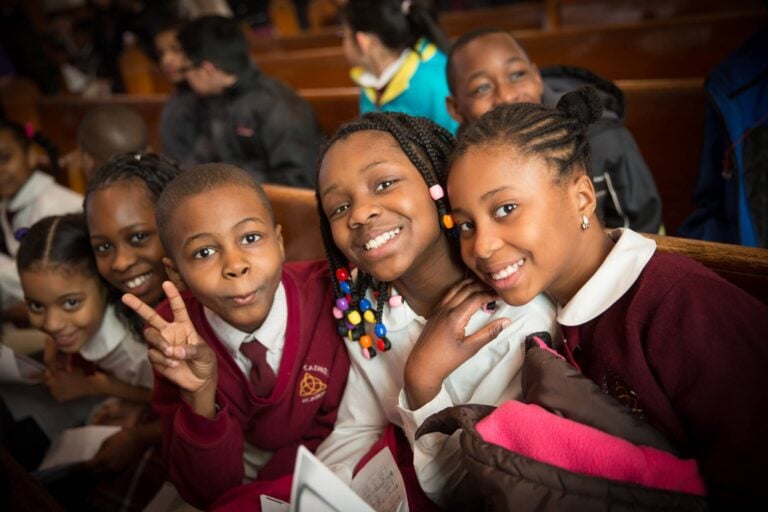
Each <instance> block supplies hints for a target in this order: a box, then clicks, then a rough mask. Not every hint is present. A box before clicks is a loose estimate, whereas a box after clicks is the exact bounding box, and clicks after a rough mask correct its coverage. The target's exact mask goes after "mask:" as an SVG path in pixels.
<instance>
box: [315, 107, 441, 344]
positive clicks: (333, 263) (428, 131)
mask: <svg viewBox="0 0 768 512" xmlns="http://www.w3.org/2000/svg"><path fill="white" fill-rule="evenodd" d="M363 131H380V132H385V133H388V134H390V135H391V136H392V138H394V139H395V141H396V142H397V144H398V145H399V146H400V148H401V149H402V150H403V153H405V155H406V156H407V157H408V159H409V160H410V161H411V163H412V164H413V166H414V167H415V168H416V169H417V170H418V172H419V174H420V175H421V177H422V178H423V179H424V181H425V182H426V184H427V187H429V189H430V194H431V195H432V197H433V198H434V199H435V206H436V208H437V213H438V218H439V219H440V224H441V227H442V229H443V230H444V231H446V232H447V233H448V234H449V235H450V236H453V235H454V223H453V217H452V216H451V214H450V204H449V202H448V198H447V197H446V196H445V195H444V194H443V190H444V189H445V183H446V177H447V174H446V173H447V164H448V158H449V155H450V153H451V151H452V150H453V146H454V138H453V136H452V135H451V133H450V132H448V131H447V130H445V129H444V128H442V127H440V126H438V125H437V124H435V123H434V122H432V121H431V120H429V119H426V118H423V117H412V116H408V115H406V114H401V113H396V112H370V113H368V114H365V115H364V116H362V117H361V118H359V119H356V120H354V121H351V122H349V123H347V124H345V125H343V126H342V127H341V128H339V130H338V131H337V132H336V133H335V134H334V136H333V137H332V138H331V139H330V141H328V143H327V144H326V145H325V147H324V148H323V150H322V152H321V155H320V161H321V162H322V160H323V158H324V157H325V155H326V153H327V152H328V150H329V149H330V148H331V147H333V145H334V144H335V143H337V142H339V141H342V140H344V139H346V138H347V137H349V136H350V135H352V134H354V133H357V132H363ZM319 167H320V166H318V173H319ZM315 182H316V183H319V180H317V179H316V180H315ZM315 196H316V199H317V209H318V214H319V216H320V230H321V234H322V237H323V244H324V246H325V252H326V255H327V257H328V262H329V264H330V271H331V283H332V286H333V292H334V295H335V297H336V306H335V307H334V308H333V314H334V317H336V319H337V320H338V328H339V334H341V335H342V336H347V337H348V338H349V339H350V340H351V341H357V342H359V343H360V346H361V349H362V351H363V355H364V356H365V357H366V358H371V357H373V356H375V355H376V351H375V349H374V343H373V338H372V337H371V336H370V335H368V334H366V329H365V323H369V324H372V325H373V330H374V333H375V335H376V338H377V341H376V343H375V346H376V347H377V348H378V349H379V350H380V351H386V350H389V348H390V346H391V345H390V342H389V340H388V339H387V337H386V333H387V330H386V327H385V326H384V324H383V323H382V314H383V310H384V305H385V304H386V303H389V304H390V305H391V306H393V307H396V306H397V305H399V304H400V303H401V301H402V297H400V296H398V295H394V296H391V295H390V287H389V283H385V282H378V283H377V282H376V281H375V279H374V278H373V277H372V276H371V275H369V274H368V273H366V272H364V271H363V270H362V269H358V273H357V277H356V279H353V278H352V273H351V272H350V268H349V260H348V259H347V258H346V256H345V255H344V254H343V253H342V252H341V250H339V248H338V247H337V246H336V244H335V243H334V241H333V234H332V232H331V225H330V222H329V220H328V217H327V216H326V214H325V211H324V210H323V208H322V203H321V201H320V189H319V184H318V185H316V187H315ZM369 289H371V290H372V292H373V296H374V298H375V299H376V305H375V307H374V305H373V304H371V303H370V301H369V300H368V299H366V298H365V296H366V292H367V290H369ZM363 320H365V322H364V321H363Z"/></svg>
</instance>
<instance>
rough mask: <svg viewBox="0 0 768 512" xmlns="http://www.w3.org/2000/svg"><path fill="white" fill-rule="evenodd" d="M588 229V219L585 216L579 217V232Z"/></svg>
mask: <svg viewBox="0 0 768 512" xmlns="http://www.w3.org/2000/svg"><path fill="white" fill-rule="evenodd" d="M588 229H589V217H587V216H586V215H582V216H581V230H582V231H586V230H588Z"/></svg>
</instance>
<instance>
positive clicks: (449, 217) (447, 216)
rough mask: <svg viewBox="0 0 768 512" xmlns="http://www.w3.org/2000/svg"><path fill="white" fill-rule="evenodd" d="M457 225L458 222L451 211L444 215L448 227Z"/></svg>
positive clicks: (445, 224) (444, 224) (444, 223)
mask: <svg viewBox="0 0 768 512" xmlns="http://www.w3.org/2000/svg"><path fill="white" fill-rule="evenodd" d="M455 225H456V223H455V222H454V221H453V215H451V214H450V213H447V214H445V215H443V226H445V228H446V229H452V228H453V226H455Z"/></svg>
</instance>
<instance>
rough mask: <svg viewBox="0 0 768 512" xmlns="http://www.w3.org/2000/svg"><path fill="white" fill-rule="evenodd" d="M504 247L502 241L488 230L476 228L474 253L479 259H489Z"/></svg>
mask: <svg viewBox="0 0 768 512" xmlns="http://www.w3.org/2000/svg"><path fill="white" fill-rule="evenodd" d="M502 245H503V242H502V240H501V239H500V238H499V237H498V236H496V235H495V234H494V233H493V232H491V231H490V230H488V229H481V228H480V227H479V226H476V227H475V237H474V244H473V246H472V252H473V253H474V255H475V257H476V258H478V259H481V260H483V259H488V258H490V257H491V256H493V253H495V252H496V251H498V250H499V249H500V248H501V246H502Z"/></svg>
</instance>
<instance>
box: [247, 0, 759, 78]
mask: <svg viewBox="0 0 768 512" xmlns="http://www.w3.org/2000/svg"><path fill="white" fill-rule="evenodd" d="M766 23H768V11H765V10H751V11H741V12H730V13H727V14H719V15H702V16H688V17H684V18H674V19H661V20H652V21H644V22H641V23H622V24H614V25H605V26H579V27H564V28H562V29H560V30H557V31H553V32H544V31H541V30H535V31H519V32H515V36H516V37H517V38H518V39H519V41H520V42H521V43H522V44H523V46H525V48H526V49H527V50H528V53H529V55H530V56H531V59H532V60H533V61H534V62H535V63H536V64H538V65H539V66H541V67H543V66H549V65H556V64H567V65H571V66H580V67H585V68H588V69H590V70H592V71H593V72H595V73H597V74H599V75H602V76H605V77H606V78H610V79H613V80H628V79H646V78H689V77H697V76H706V74H707V73H708V72H709V71H710V69H711V68H712V67H713V66H715V65H716V64H717V63H718V62H720V61H721V60H722V59H723V58H724V57H725V56H726V55H728V54H729V53H730V52H731V51H733V50H734V49H736V48H737V47H738V46H739V45H740V44H741V43H742V42H743V41H744V39H746V37H747V36H749V35H750V34H752V33H754V32H755V31H757V30H758V29H759V28H761V27H763V26H765V25H766ZM254 60H255V61H256V62H257V63H258V64H259V65H260V66H261V68H262V69H263V70H264V71H265V72H266V73H268V74H270V75H272V76H274V77H277V78H279V79H281V80H283V81H285V82H286V83H288V84H290V85H292V86H293V87H295V88H297V89H310V88H327V87H345V86H351V85H354V84H353V83H352V81H351V79H350V78H349V65H348V64H347V61H346V59H345V58H344V55H343V53H342V50H341V47H340V46H338V45H337V46H335V47H328V48H313V49H307V50H296V51H291V52H273V53H269V54H254Z"/></svg>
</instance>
